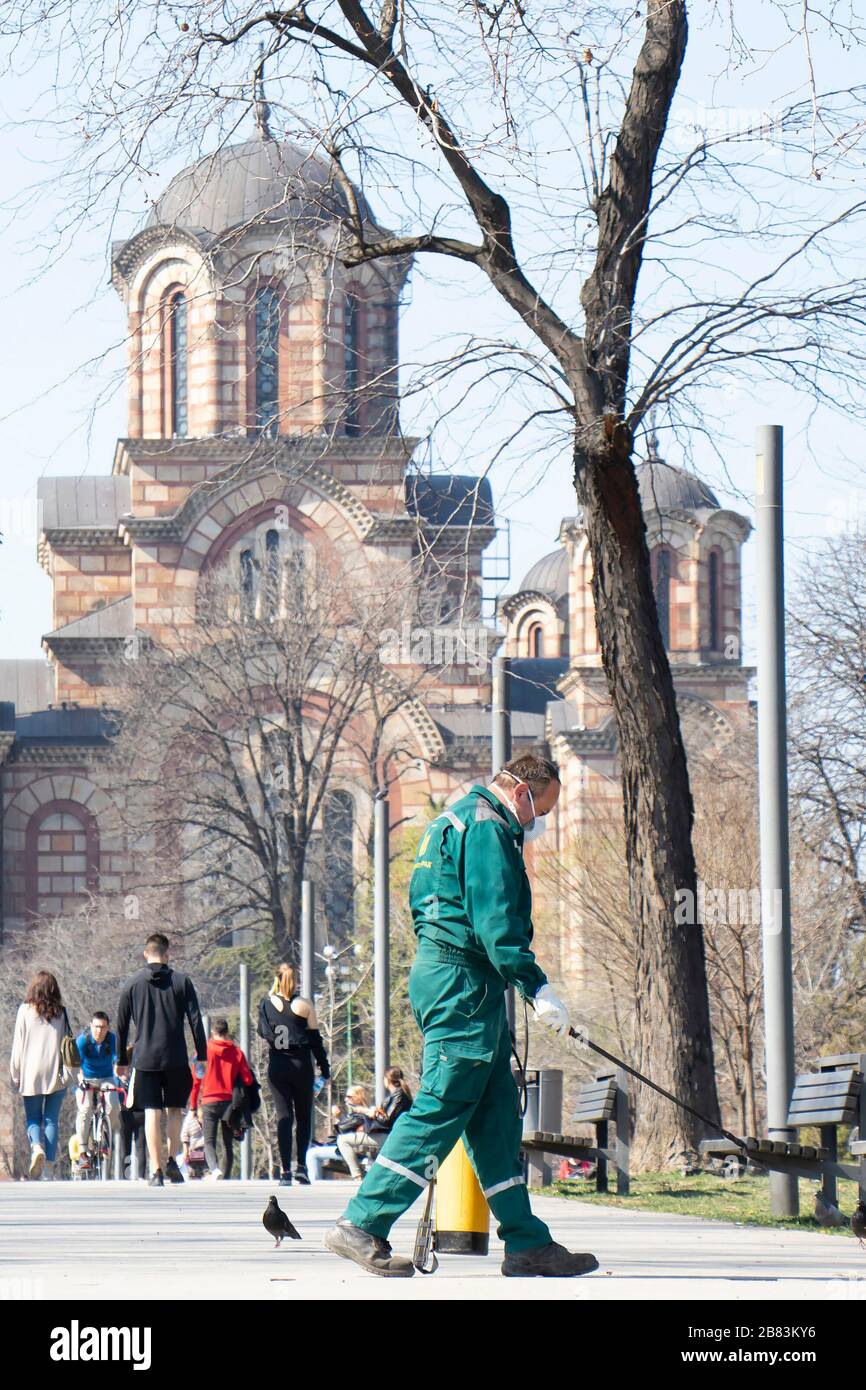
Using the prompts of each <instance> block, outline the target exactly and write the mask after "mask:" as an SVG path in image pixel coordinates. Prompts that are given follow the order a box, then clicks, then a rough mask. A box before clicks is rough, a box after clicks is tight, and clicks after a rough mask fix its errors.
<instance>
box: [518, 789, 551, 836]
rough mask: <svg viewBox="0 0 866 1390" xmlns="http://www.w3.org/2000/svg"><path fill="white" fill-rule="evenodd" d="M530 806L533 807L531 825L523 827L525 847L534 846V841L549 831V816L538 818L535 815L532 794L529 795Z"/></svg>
mask: <svg viewBox="0 0 866 1390" xmlns="http://www.w3.org/2000/svg"><path fill="white" fill-rule="evenodd" d="M529 804H530V806H531V807H532V820H531V821H530V822H529V825H525V826H524V827H523V843H524V844H525V845H529V844H532V841H533V840H537V839H538V837H539V836H540V835H543V834H544V832H545V830H546V829H547V816H537V815H536V814H535V801H534V800H533V796H532V792H530V793H529Z"/></svg>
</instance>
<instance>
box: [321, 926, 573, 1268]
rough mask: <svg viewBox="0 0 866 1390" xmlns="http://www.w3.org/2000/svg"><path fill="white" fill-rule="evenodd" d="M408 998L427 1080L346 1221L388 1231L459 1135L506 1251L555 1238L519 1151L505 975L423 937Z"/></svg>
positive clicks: (378, 1231) (382, 1232) (378, 1233)
mask: <svg viewBox="0 0 866 1390" xmlns="http://www.w3.org/2000/svg"><path fill="white" fill-rule="evenodd" d="M409 1002H410V1003H411V1005H412V1012H413V1013H414V1015H415V1019H416V1022H417V1023H418V1026H419V1028H420V1029H421V1032H422V1033H423V1035H424V1061H423V1070H422V1075H421V1085H420V1088H419V1091H418V1094H417V1095H416V1097H415V1100H414V1102H413V1104H412V1109H411V1110H409V1111H407V1112H406V1113H405V1114H403V1115H401V1116H400V1118H399V1119H398V1120H397V1123H396V1124H395V1125H394V1128H393V1130H392V1132H391V1133H390V1134H389V1135H388V1138H387V1139H386V1141H385V1143H384V1145H383V1147H382V1149H381V1151H380V1153H379V1156H378V1158H377V1159H376V1162H375V1163H374V1164H373V1167H372V1168H371V1169H370V1171H369V1173H368V1174H367V1176H366V1177H365V1179H364V1181H363V1183H362V1184H361V1186H360V1188H359V1189H358V1192H357V1193H356V1195H355V1196H354V1197H353V1198H352V1200H351V1202H350V1203H349V1205H348V1207H347V1208H346V1211H345V1213H344V1219H345V1220H347V1221H351V1223H352V1224H353V1225H354V1226H360V1227H361V1229H362V1230H365V1231H369V1233H370V1234H371V1235H375V1236H381V1237H383V1238H387V1236H388V1233H389V1232H390V1230H391V1227H392V1226H393V1224H394V1222H395V1221H396V1220H397V1218H398V1217H399V1216H402V1214H403V1212H404V1211H406V1210H407V1208H409V1207H410V1206H411V1205H412V1203H413V1202H414V1201H415V1200H416V1199H417V1198H418V1197H420V1196H421V1194H422V1192H424V1191H425V1189H426V1187H427V1184H428V1182H429V1181H430V1179H431V1178H433V1177H435V1176H436V1172H437V1169H438V1165H439V1164H440V1163H441V1162H442V1161H443V1159H445V1158H447V1157H448V1155H449V1154H450V1152H451V1150H452V1149H453V1148H454V1145H455V1144H456V1143H457V1141H458V1140H459V1139H460V1137H461V1136H462V1137H463V1139H464V1142H465V1145H466V1151H467V1153H468V1155H469V1159H470V1161H471V1163H472V1166H473V1168H474V1169H475V1172H476V1174H477V1176H478V1181H479V1182H480V1184H481V1188H482V1190H483V1192H484V1196H485V1197H486V1199H487V1202H488V1205H489V1206H490V1209H491V1211H492V1212H493V1214H494V1216H495V1217H496V1221H497V1226H498V1233H499V1236H500V1238H501V1239H502V1240H503V1241H504V1242H505V1247H506V1249H507V1250H529V1249H532V1248H533V1247H535V1246H539V1245H547V1244H549V1242H550V1240H551V1235H550V1231H549V1230H548V1228H547V1226H545V1224H544V1222H543V1221H539V1220H538V1218H537V1217H535V1216H533V1215H532V1211H531V1209H530V1206H529V1195H528V1193H527V1191H526V1183H525V1180H524V1177H523V1172H522V1167H521V1164H520V1162H519V1159H518V1151H519V1148H520V1138H521V1129H522V1127H521V1120H520V1114H519V1105H518V1093H517V1086H516V1084H515V1081H514V1077H513V1075H512V1073H511V1045H510V1038H509V1034H508V1023H507V1019H506V1014H505V995H504V991H503V988H502V981H501V979H500V978H499V976H498V975H496V974H495V973H494V972H492V971H491V972H490V974H489V975H487V974H484V975H482V974H481V973H480V972H479V971H478V970H477V968H474V967H473V968H467V967H466V966H465V965H464V964H462V963H460V961H459V958H457V957H449V955H448V954H446V953H445V952H442V951H437V950H434V949H432V948H430V947H425V946H423V945H422V946H421V947H419V951H418V955H417V956H416V958H415V963H414V965H413V967H412V971H411V973H410V976H409Z"/></svg>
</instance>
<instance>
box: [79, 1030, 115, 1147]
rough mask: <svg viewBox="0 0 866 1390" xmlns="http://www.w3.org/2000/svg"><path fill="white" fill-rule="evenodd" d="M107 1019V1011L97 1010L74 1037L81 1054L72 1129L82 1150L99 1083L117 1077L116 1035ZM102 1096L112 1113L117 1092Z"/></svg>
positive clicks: (113, 1082)
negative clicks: (88, 1023) (73, 1128)
mask: <svg viewBox="0 0 866 1390" xmlns="http://www.w3.org/2000/svg"><path fill="white" fill-rule="evenodd" d="M110 1022H111V1020H110V1018H109V1017H108V1014H107V1013H103V1012H102V1011H101V1010H97V1012H96V1013H95V1014H94V1015H93V1017H92V1019H91V1020H90V1027H89V1028H86V1029H85V1030H84V1032H83V1033H81V1034H79V1036H78V1037H77V1038H76V1039H75V1042H76V1046H77V1047H78V1052H79V1055H80V1057H81V1071H80V1072H79V1078H78V1079H79V1085H78V1087H77V1088H76V1092H75V1099H76V1104H77V1106H78V1113H77V1115H76V1117H75V1133H76V1134H77V1135H78V1138H79V1140H80V1143H81V1148H82V1150H86V1149H87V1144H88V1139H89V1136H90V1121H91V1117H92V1115H93V1110H94V1106H95V1105H96V1096H97V1093H98V1091H99V1089H100V1087H101V1086H110V1085H112V1084H116V1081H117V1078H116V1076H115V1074H114V1068H115V1064H116V1062H117V1038H116V1037H115V1035H114V1033H112V1032H111V1031H110V1030H109V1026H108V1025H109V1023H110ZM105 1098H106V1102H107V1104H108V1107H109V1109H110V1110H112V1111H114V1112H115V1113H116V1112H117V1110H118V1108H119V1101H118V1092H117V1091H107V1092H106V1097H105ZM112 1124H113V1121H112Z"/></svg>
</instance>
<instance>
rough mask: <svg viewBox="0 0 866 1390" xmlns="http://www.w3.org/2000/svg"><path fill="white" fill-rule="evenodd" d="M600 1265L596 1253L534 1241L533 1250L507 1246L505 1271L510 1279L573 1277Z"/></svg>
mask: <svg viewBox="0 0 866 1390" xmlns="http://www.w3.org/2000/svg"><path fill="white" fill-rule="evenodd" d="M594 1269H598V1260H597V1259H596V1258H595V1255H576V1254H572V1252H571V1251H570V1250H566V1248H565V1246H564V1245H557V1244H556V1241H555V1240H552V1241H551V1242H550V1244H549V1245H534V1246H533V1247H532V1249H531V1250H506V1252H505V1259H504V1260H503V1261H502V1273H503V1274H504V1275H505V1276H506V1278H511V1279H535V1278H545V1279H572V1278H573V1277H574V1276H575V1275H576V1274H592V1271H593V1270H594Z"/></svg>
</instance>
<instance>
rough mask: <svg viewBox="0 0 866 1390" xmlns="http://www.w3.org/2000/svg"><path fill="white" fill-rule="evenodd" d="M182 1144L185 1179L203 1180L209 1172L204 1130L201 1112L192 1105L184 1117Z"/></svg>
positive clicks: (181, 1133)
mask: <svg viewBox="0 0 866 1390" xmlns="http://www.w3.org/2000/svg"><path fill="white" fill-rule="evenodd" d="M180 1142H181V1147H182V1149H183V1164H182V1165H181V1166H182V1168H183V1175H184V1177H185V1178H186V1177H190V1178H203V1177H204V1175H205V1173H206V1172H207V1159H206V1157H205V1151H204V1128H203V1126H202V1122H201V1110H196V1109H195V1108H194V1107H193V1106H192V1104H190V1107H189V1109H188V1110H187V1112H186V1114H185V1115H184V1117H183V1124H182V1125H181V1130H180Z"/></svg>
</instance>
